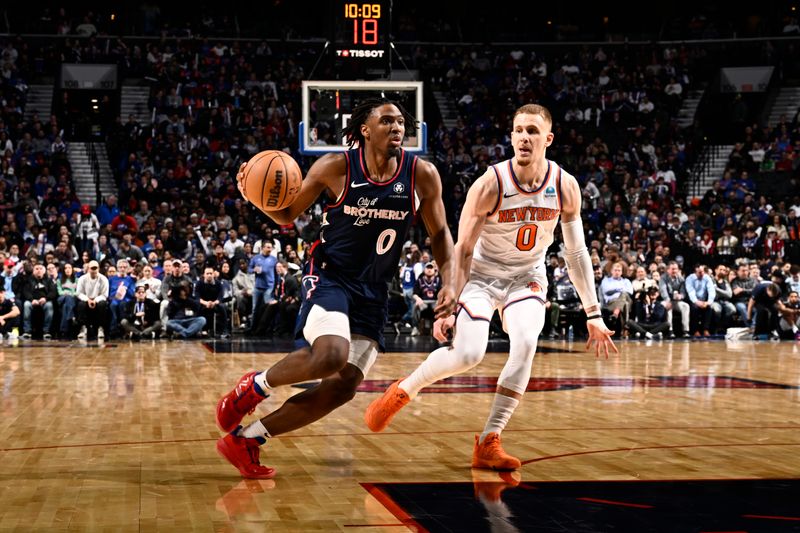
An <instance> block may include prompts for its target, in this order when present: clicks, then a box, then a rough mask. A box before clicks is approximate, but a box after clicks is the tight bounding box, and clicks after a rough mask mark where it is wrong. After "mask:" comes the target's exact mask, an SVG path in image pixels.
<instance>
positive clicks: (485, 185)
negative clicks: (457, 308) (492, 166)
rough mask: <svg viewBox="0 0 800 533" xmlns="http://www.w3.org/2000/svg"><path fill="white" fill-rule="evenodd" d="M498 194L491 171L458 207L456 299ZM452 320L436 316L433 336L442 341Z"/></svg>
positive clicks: (450, 316)
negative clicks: (459, 214)
mask: <svg viewBox="0 0 800 533" xmlns="http://www.w3.org/2000/svg"><path fill="white" fill-rule="evenodd" d="M499 194H500V189H499V187H498V185H497V178H496V176H495V174H494V171H493V170H490V171H488V172H486V173H485V174H484V175H483V176H481V177H480V178H478V179H477V180H475V183H473V184H472V186H471V187H470V188H469V191H467V198H466V200H465V201H464V208H463V209H462V210H461V219H460V220H459V222H458V243H457V244H456V246H455V253H454V261H453V270H454V274H453V277H452V286H451V289H450V290H451V292H452V294H453V295H454V298H455V301H456V302H457V301H458V296H459V295H460V294H461V291H462V290H463V289H464V285H466V284H467V279H468V278H469V272H470V268H471V266H472V252H473V250H474V249H475V244H476V243H477V242H478V237H479V236H480V234H481V230H482V229H483V225H484V224H485V223H486V217H487V215H488V214H489V213H491V212H492V211H493V210H494V209H495V207H497V205H498V195H499ZM442 290H444V289H442ZM454 323H455V320H454V319H453V316H452V314H443V315H441V316H440V315H437V320H436V323H435V324H434V327H433V336H434V337H435V338H436V339H437V340H439V341H440V342H444V341H445V340H446V339H447V337H448V335H451V330H452V328H453V324H454Z"/></svg>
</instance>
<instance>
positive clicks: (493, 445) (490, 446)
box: [483, 439, 506, 456]
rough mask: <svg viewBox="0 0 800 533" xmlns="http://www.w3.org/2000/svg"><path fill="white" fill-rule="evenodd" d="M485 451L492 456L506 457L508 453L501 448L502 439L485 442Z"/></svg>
mask: <svg viewBox="0 0 800 533" xmlns="http://www.w3.org/2000/svg"><path fill="white" fill-rule="evenodd" d="M483 446H484V449H485V450H486V451H487V452H490V453H491V454H492V455H500V456H504V455H506V452H505V451H504V450H503V448H502V447H501V446H500V439H492V440H491V441H488V442H487V441H483Z"/></svg>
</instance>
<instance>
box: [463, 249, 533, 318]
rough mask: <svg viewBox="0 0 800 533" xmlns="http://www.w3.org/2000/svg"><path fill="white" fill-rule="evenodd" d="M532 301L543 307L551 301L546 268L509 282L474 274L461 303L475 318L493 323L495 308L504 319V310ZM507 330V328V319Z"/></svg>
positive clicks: (526, 273) (468, 282)
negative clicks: (524, 301) (522, 302)
mask: <svg viewBox="0 0 800 533" xmlns="http://www.w3.org/2000/svg"><path fill="white" fill-rule="evenodd" d="M529 299H534V300H538V301H539V302H541V303H542V305H544V303H545V302H546V301H547V274H546V272H545V268H544V265H542V266H541V267H537V268H535V269H532V270H530V271H528V272H525V273H523V274H520V275H517V276H515V277H513V278H509V279H502V278H497V277H496V276H489V275H487V274H483V273H480V272H472V273H471V274H470V277H469V281H467V284H466V285H465V286H464V290H463V291H461V296H460V297H459V299H458V303H459V307H460V309H461V310H462V311H464V312H466V313H467V314H468V315H469V316H470V317H471V318H472V319H474V320H487V321H491V320H492V315H493V314H494V310H495V309H497V310H498V311H499V312H500V318H503V311H505V309H506V308H507V307H508V306H510V305H514V304H515V303H517V302H521V301H523V300H529ZM503 329H506V324H505V320H503Z"/></svg>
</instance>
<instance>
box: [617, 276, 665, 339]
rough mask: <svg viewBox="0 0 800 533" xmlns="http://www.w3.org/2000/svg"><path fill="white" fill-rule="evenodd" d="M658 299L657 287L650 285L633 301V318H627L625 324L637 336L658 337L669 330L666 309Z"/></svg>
mask: <svg viewBox="0 0 800 533" xmlns="http://www.w3.org/2000/svg"><path fill="white" fill-rule="evenodd" d="M658 299H659V292H658V287H655V286H652V287H648V289H647V290H646V291H645V292H642V293H639V295H638V296H637V298H636V300H635V301H634V302H633V320H629V321H628V324H627V325H628V329H630V330H631V331H633V332H634V335H635V336H636V337H637V338H641V337H645V338H647V339H652V338H659V339H660V338H661V337H662V336H663V335H664V334H665V333H667V332H668V331H669V328H670V324H669V321H668V320H667V310H666V309H664V306H663V305H662V304H661V302H659V301H658Z"/></svg>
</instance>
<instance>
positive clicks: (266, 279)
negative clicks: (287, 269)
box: [248, 241, 278, 324]
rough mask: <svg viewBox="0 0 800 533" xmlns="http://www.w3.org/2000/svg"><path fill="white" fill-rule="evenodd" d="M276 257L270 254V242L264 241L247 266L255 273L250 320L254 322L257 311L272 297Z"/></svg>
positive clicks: (249, 270)
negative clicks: (259, 250) (259, 251)
mask: <svg viewBox="0 0 800 533" xmlns="http://www.w3.org/2000/svg"><path fill="white" fill-rule="evenodd" d="M277 262H278V259H277V258H276V257H275V256H273V255H272V243H271V242H269V241H264V242H263V243H262V245H261V253H259V254H258V255H255V256H253V258H252V259H251V260H250V264H249V266H248V272H250V273H251V274H255V288H254V289H253V309H252V313H251V320H252V321H253V324H255V320H256V318H257V317H258V311H259V310H260V309H261V307H262V306H264V305H266V304H267V303H268V302H269V301H270V299H271V298H272V291H273V290H274V289H275V264H276V263H277Z"/></svg>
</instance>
